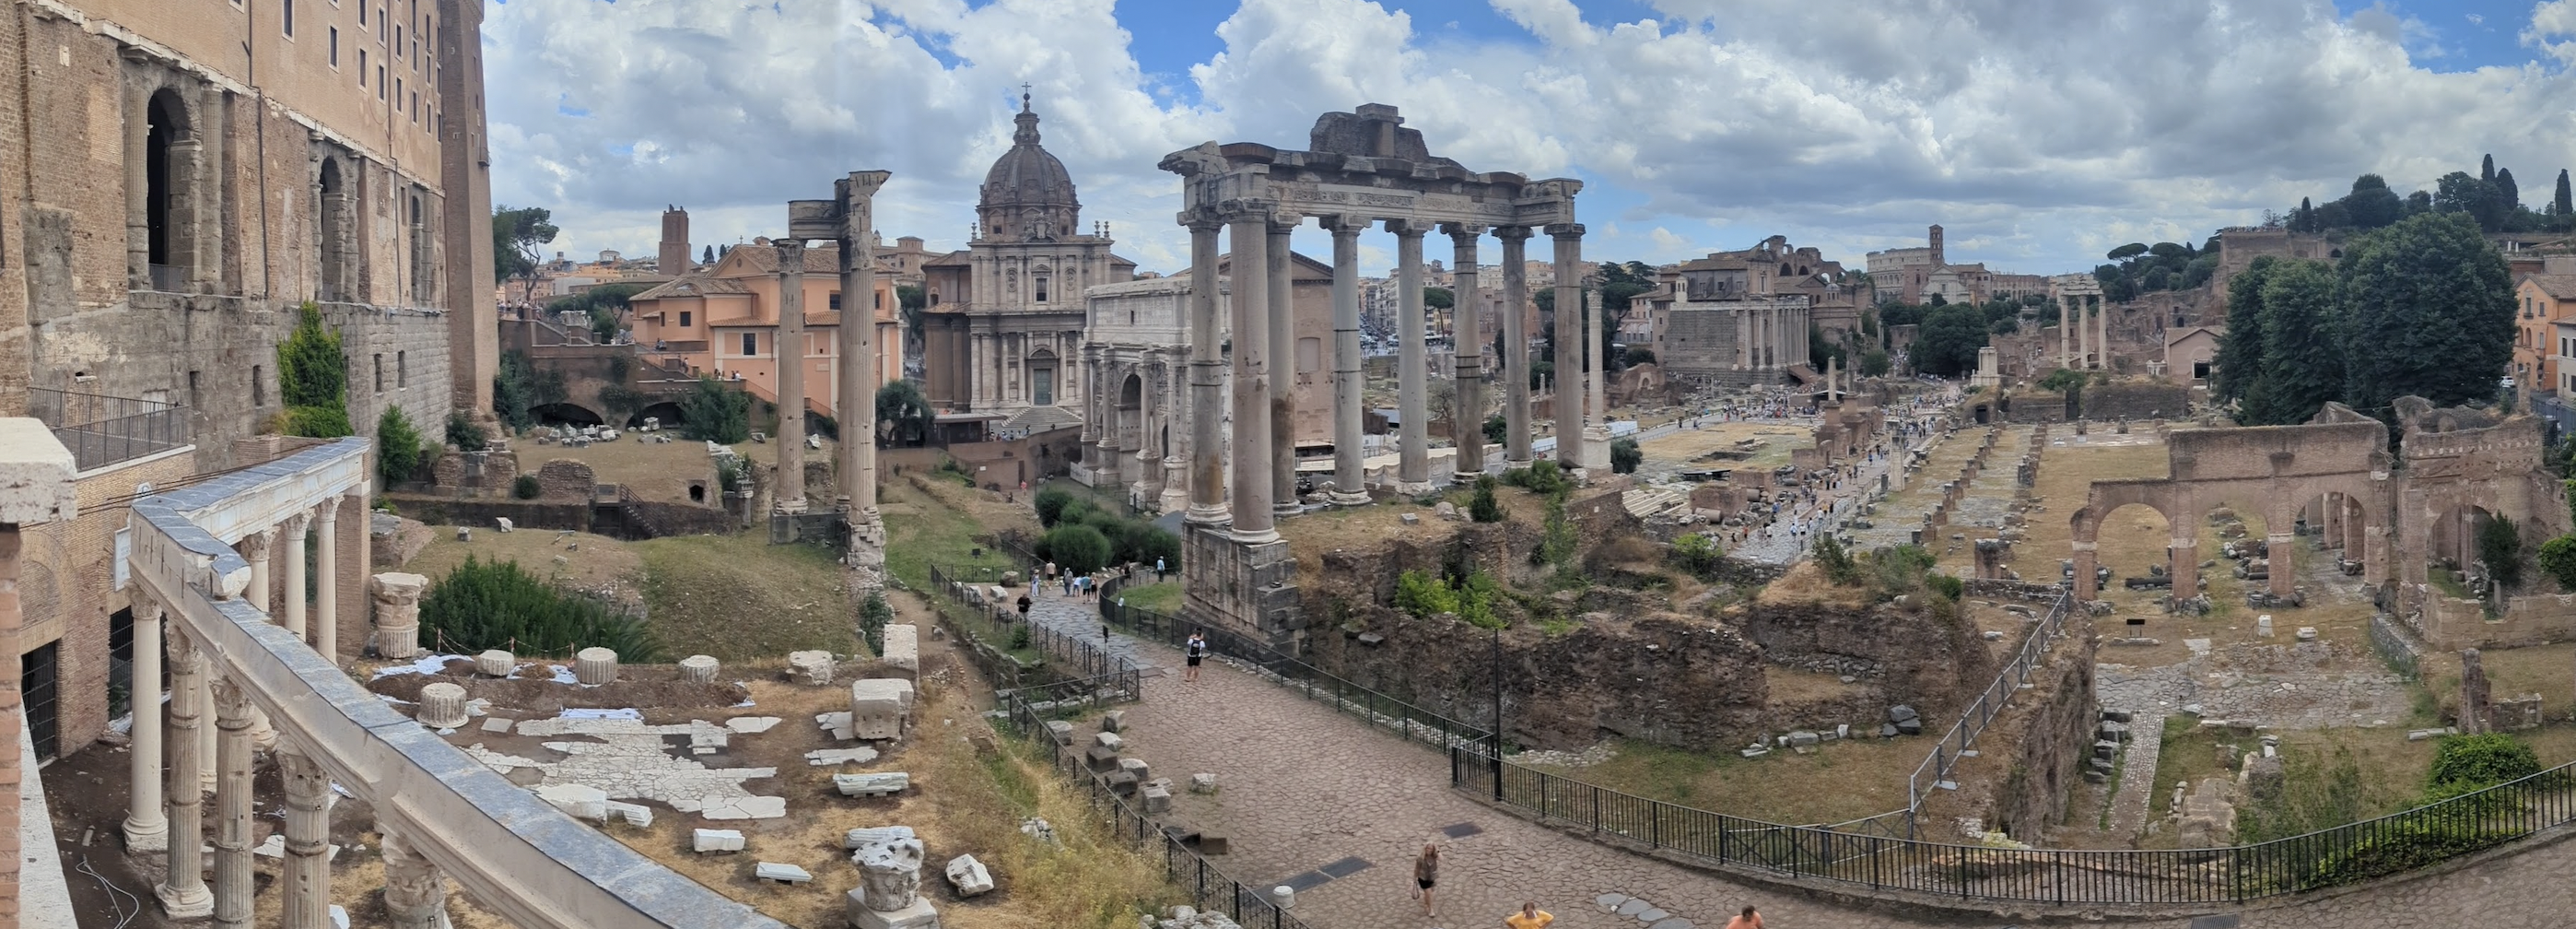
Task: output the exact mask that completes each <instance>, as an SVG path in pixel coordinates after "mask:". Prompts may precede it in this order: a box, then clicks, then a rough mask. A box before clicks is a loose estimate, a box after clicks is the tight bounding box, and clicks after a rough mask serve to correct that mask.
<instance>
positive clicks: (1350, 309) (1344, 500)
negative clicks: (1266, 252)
mask: <svg viewBox="0 0 2576 929" xmlns="http://www.w3.org/2000/svg"><path fill="white" fill-rule="evenodd" d="M1324 227H1325V228H1327V229H1330V230H1332V232H1333V495H1332V501H1333V503H1334V504H1336V505H1339V506H1363V505H1366V504H1367V503H1368V502H1369V495H1368V464H1367V462H1366V461H1365V460H1363V458H1362V456H1361V455H1360V394H1361V391H1362V389H1363V385H1362V382H1361V377H1360V231H1361V230H1364V229H1367V228H1368V221H1367V220H1364V219H1355V218H1353V217H1349V216H1336V217H1333V218H1331V219H1330V220H1327V221H1326V222H1325V224H1324Z"/></svg>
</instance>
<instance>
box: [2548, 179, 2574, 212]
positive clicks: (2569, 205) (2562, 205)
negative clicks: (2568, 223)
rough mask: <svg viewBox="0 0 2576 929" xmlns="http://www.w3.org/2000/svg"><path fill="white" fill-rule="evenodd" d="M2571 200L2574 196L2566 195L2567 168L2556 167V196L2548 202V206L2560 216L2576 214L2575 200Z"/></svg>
mask: <svg viewBox="0 0 2576 929" xmlns="http://www.w3.org/2000/svg"><path fill="white" fill-rule="evenodd" d="M2571 200H2576V198H2570V197H2569V196H2568V191H2567V169H2565V168H2560V169H2558V196H2557V198H2556V199H2554V200H2552V201H2551V202H2550V206H2551V208H2552V209H2553V210H2554V211H2555V212H2556V213H2557V214H2558V215H2560V216H2576V202H2571Z"/></svg>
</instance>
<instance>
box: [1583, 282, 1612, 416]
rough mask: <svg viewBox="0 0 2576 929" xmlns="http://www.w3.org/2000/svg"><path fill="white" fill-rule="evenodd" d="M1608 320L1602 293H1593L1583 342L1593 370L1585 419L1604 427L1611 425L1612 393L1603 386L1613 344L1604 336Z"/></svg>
mask: <svg viewBox="0 0 2576 929" xmlns="http://www.w3.org/2000/svg"><path fill="white" fill-rule="evenodd" d="M1607 319H1608V316H1606V315H1604V312H1603V310H1602V309H1601V292H1600V291H1597V290H1596V291H1593V292H1592V294H1591V296H1588V297H1585V298H1583V338H1584V341H1586V342H1589V343H1591V345H1592V350H1591V352H1590V353H1589V354H1590V355H1591V358H1590V359H1589V360H1590V361H1591V363H1592V370H1591V371H1589V372H1586V373H1585V375H1584V378H1583V381H1584V383H1585V384H1586V385H1588V386H1589V388H1590V389H1588V390H1586V391H1585V392H1584V403H1583V412H1584V419H1585V421H1587V422H1591V423H1595V424H1599V425H1603V426H1607V425H1609V424H1610V393H1609V389H1608V388H1607V387H1605V386H1603V384H1602V382H1603V381H1606V380H1609V378H1610V367H1609V363H1610V362H1609V352H1610V345H1609V342H1610V340H1609V339H1607V338H1604V337H1603V336H1602V334H1601V324H1602V322H1603V321H1605V320H1607Z"/></svg>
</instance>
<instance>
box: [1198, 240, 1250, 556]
mask: <svg viewBox="0 0 2576 929" xmlns="http://www.w3.org/2000/svg"><path fill="white" fill-rule="evenodd" d="M1186 225H1188V226H1189V228H1190V324H1189V330H1190V508H1189V515H1188V519H1189V521H1190V522H1191V523H1192V524H1195V525H1201V526H1214V525H1217V524H1219V523H1223V522H1225V520H1226V509H1225V441H1224V438H1223V435H1224V433H1223V431H1222V425H1223V424H1222V423H1221V422H1219V420H1221V419H1222V418H1223V417H1224V416H1225V354H1224V349H1223V348H1222V347H1221V346H1222V340H1221V339H1220V338H1219V337H1218V334H1217V328H1218V323H1217V315H1216V298H1217V287H1218V286H1219V285H1218V283H1217V275H1216V263H1217V233H1219V232H1221V231H1223V230H1224V229H1225V225H1224V224H1223V223H1220V222H1218V221H1217V220H1216V218H1215V217H1213V216H1201V217H1192V218H1190V219H1189V221H1188V222H1187V223H1186ZM1238 292H1239V288H1238Z"/></svg>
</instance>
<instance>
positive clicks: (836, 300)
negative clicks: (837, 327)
mask: <svg viewBox="0 0 2576 929" xmlns="http://www.w3.org/2000/svg"><path fill="white" fill-rule="evenodd" d="M832 308H833V309H835V310H837V309H840V308H841V292H840V291H837V290H835V291H833V292H832Z"/></svg>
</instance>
